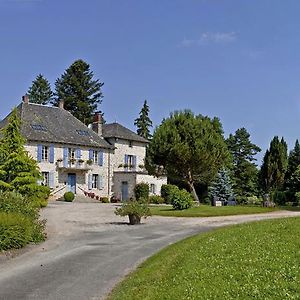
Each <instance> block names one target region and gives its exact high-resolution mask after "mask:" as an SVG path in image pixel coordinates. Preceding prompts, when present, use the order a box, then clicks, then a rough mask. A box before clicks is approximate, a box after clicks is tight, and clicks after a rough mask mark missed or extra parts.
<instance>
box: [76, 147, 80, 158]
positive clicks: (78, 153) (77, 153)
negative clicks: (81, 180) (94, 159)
mask: <svg viewBox="0 0 300 300" xmlns="http://www.w3.org/2000/svg"><path fill="white" fill-rule="evenodd" d="M76 158H77V159H80V158H81V149H76Z"/></svg>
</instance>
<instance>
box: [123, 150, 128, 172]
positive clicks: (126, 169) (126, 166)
mask: <svg viewBox="0 0 300 300" xmlns="http://www.w3.org/2000/svg"><path fill="white" fill-rule="evenodd" d="M124 162H125V171H128V167H129V166H128V163H129V161H128V155H127V154H125V161H124Z"/></svg>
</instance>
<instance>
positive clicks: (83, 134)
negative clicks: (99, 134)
mask: <svg viewBox="0 0 300 300" xmlns="http://www.w3.org/2000/svg"><path fill="white" fill-rule="evenodd" d="M76 132H77V134H79V135H81V136H89V132H88V131H87V130H76Z"/></svg>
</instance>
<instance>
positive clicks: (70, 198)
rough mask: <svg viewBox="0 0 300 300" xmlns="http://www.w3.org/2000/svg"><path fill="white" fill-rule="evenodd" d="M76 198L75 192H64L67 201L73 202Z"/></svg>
mask: <svg viewBox="0 0 300 300" xmlns="http://www.w3.org/2000/svg"><path fill="white" fill-rule="evenodd" d="M74 198H75V195H74V193H73V192H66V193H65V194H64V199H65V201H66V202H72V201H73V200H74Z"/></svg>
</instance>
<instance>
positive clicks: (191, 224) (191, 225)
mask: <svg viewBox="0 0 300 300" xmlns="http://www.w3.org/2000/svg"><path fill="white" fill-rule="evenodd" d="M114 208H115V207H114V205H111V204H98V203H64V202H55V203H51V204H49V206H48V207H47V208H46V209H44V210H43V212H42V216H43V217H44V218H46V219H47V220H48V223H47V224H48V225H47V231H48V240H47V241H46V242H45V243H42V244H40V245H38V246H31V247H29V248H28V249H27V251H25V253H23V254H21V255H19V256H18V257H15V258H13V259H3V257H2V260H0V299H1V300H2V299H5V300H7V299H9V300H10V299H13V300H16V299H22V300H24V299H38V300H43V299H47V300H48V299H51V300H54V299H57V300H58V299H59V300H61V299H72V300H76V299H80V300H84V299H103V298H105V295H107V293H108V292H109V291H110V290H111V289H112V287H113V286H114V285H115V284H116V283H117V282H118V281H120V280H121V279H122V278H123V277H124V276H125V275H126V274H128V272H130V271H131V270H132V269H133V268H135V267H136V266H137V264H139V263H140V262H141V261H143V260H144V259H145V258H147V257H149V256H150V255H152V254H153V253H155V252H157V251H158V250H159V249H161V248H163V247H165V246H167V245H169V244H171V243H174V242H175V241H178V240H180V239H183V238H185V237H187V236H191V235H193V234H196V233H199V232H204V231H208V230H211V229H213V228H215V227H219V226H224V225H229V224H236V223H242V222H246V221H253V220H260V219H265V218H277V217H288V216H300V213H295V212H276V213H271V214H264V215H261V214H260V215H251V216H249V215H248V216H232V217H212V218H169V217H152V218H149V219H147V220H145V221H144V223H143V224H141V225H139V226H129V225H127V224H126V222H127V218H120V217H117V216H115V215H114V214H113V211H114Z"/></svg>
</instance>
